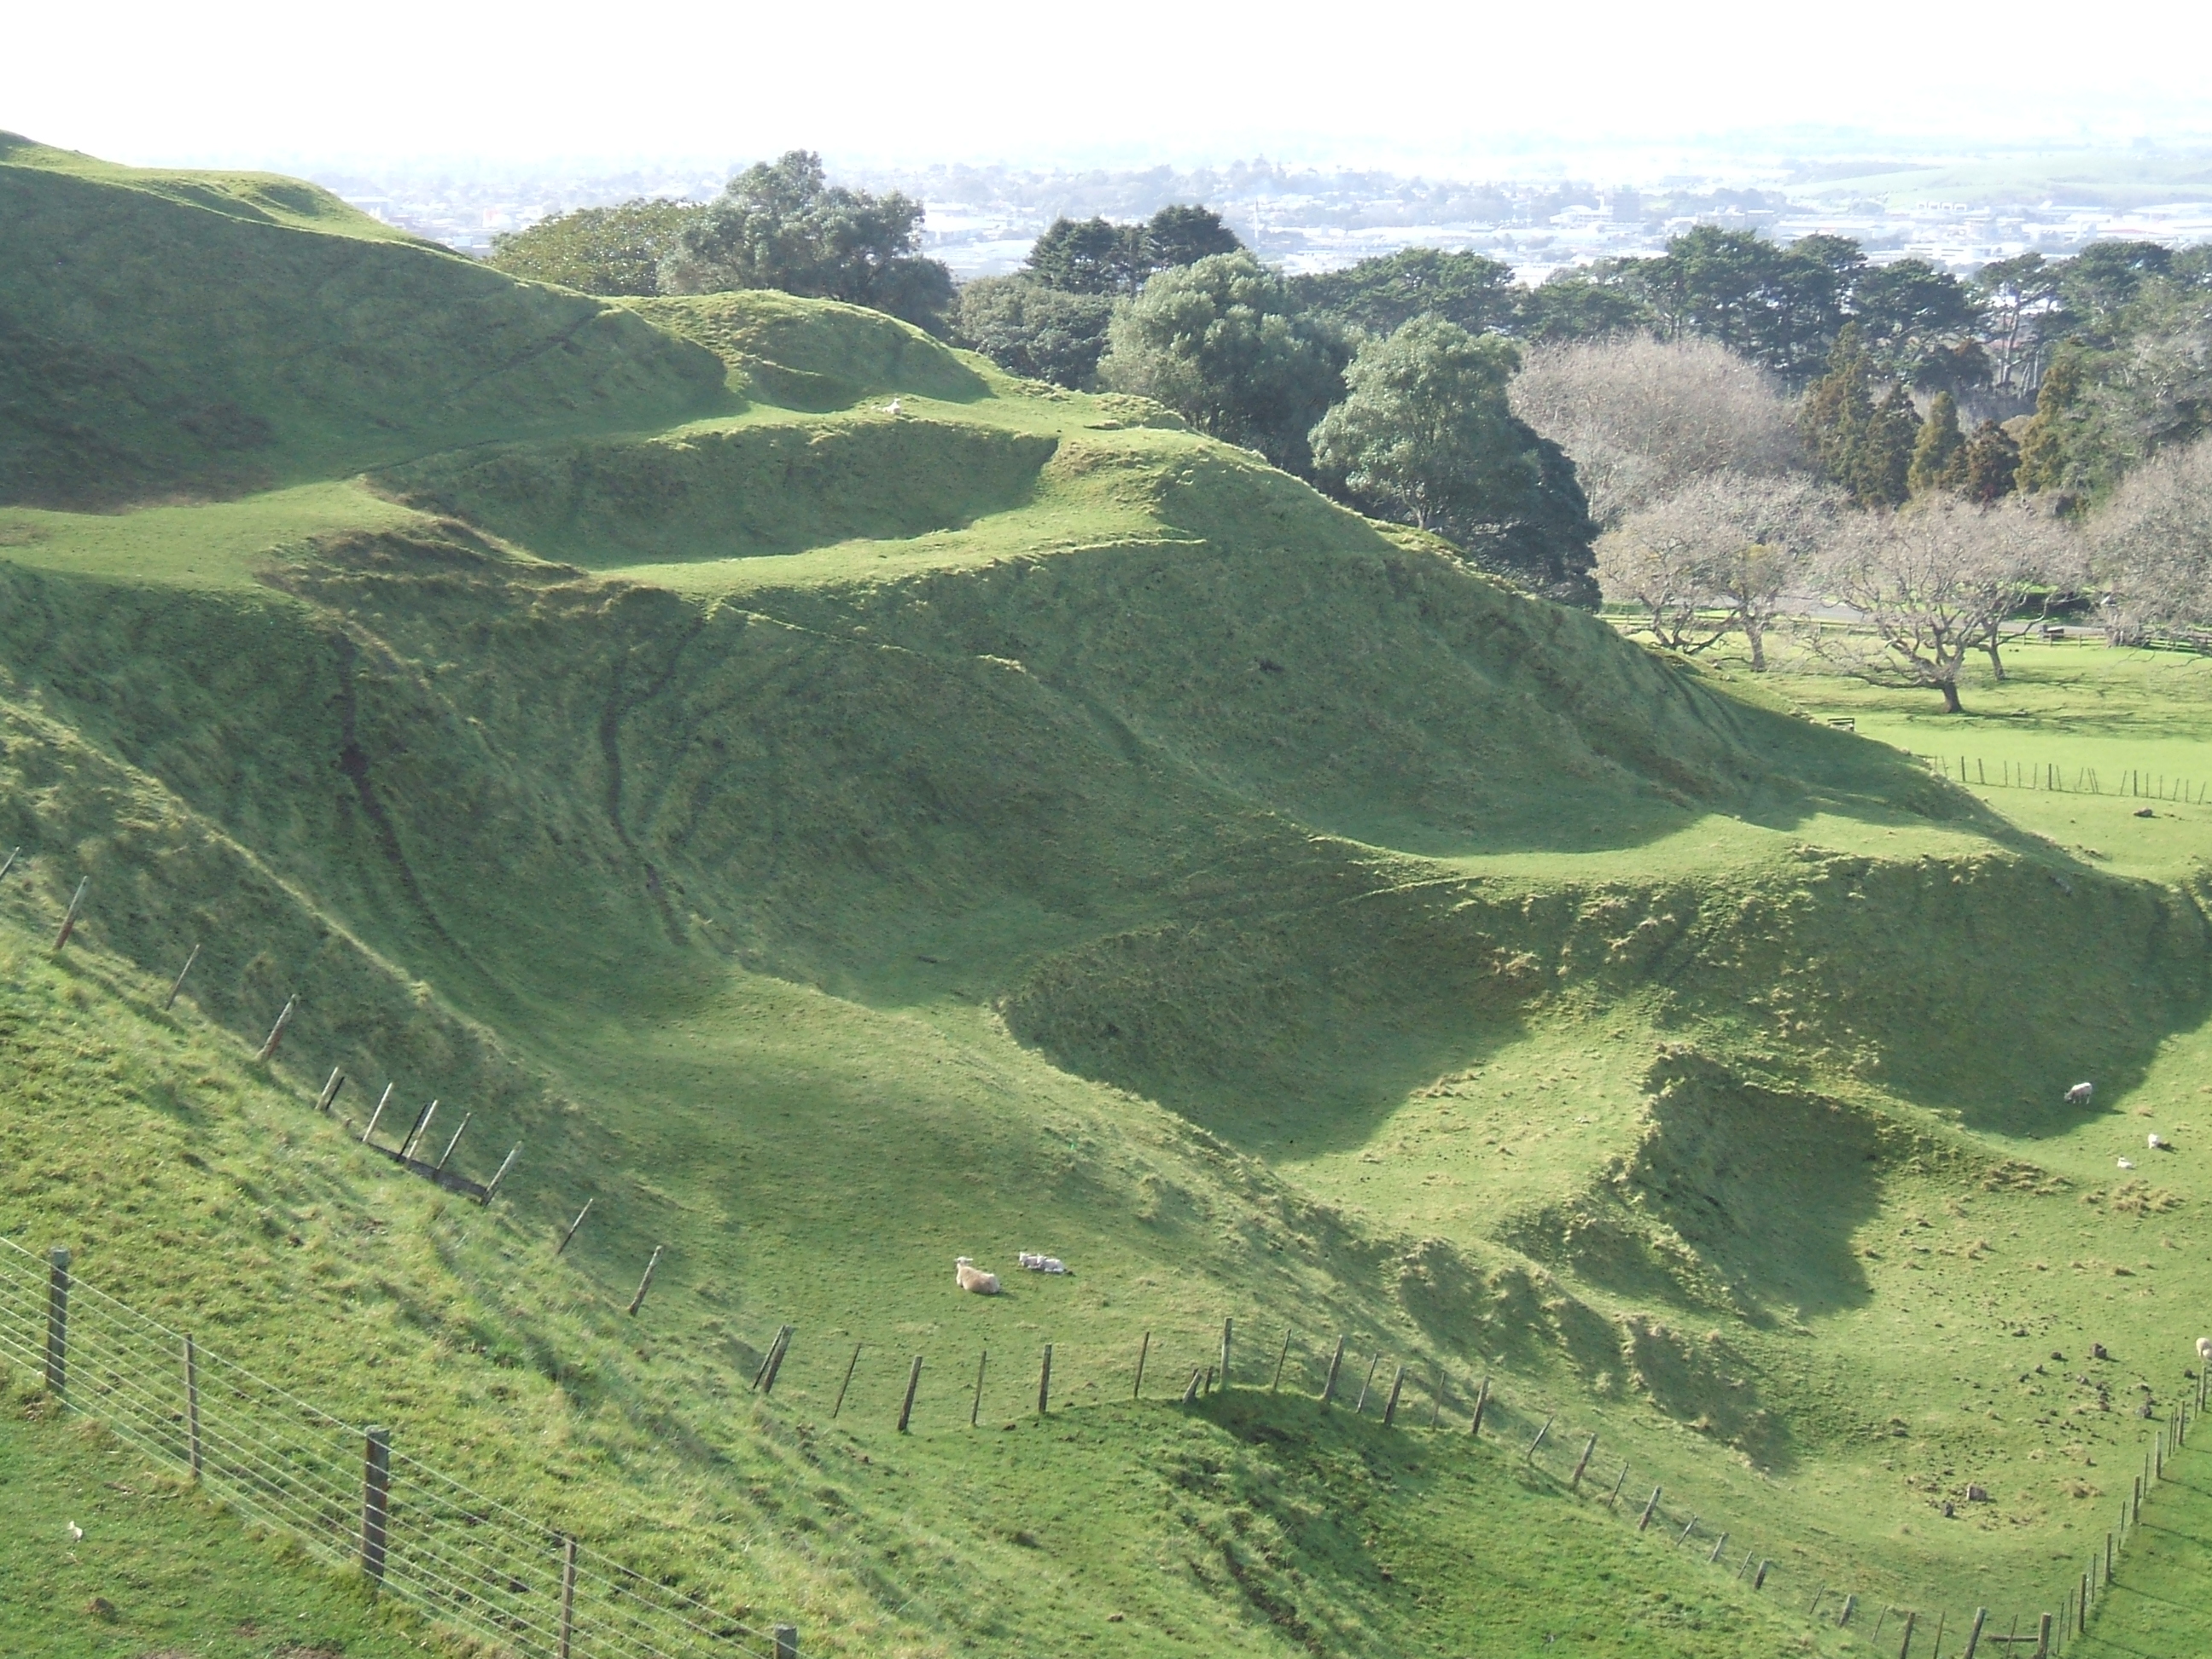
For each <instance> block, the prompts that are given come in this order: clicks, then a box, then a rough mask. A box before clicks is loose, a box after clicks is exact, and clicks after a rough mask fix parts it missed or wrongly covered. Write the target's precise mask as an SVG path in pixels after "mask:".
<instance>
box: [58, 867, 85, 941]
mask: <svg viewBox="0 0 2212 1659" xmlns="http://www.w3.org/2000/svg"><path fill="white" fill-rule="evenodd" d="M91 881H92V878H91V877H90V876H87V877H86V878H84V879H83V880H82V881H80V882H79V883H77V884H76V896H74V897H72V898H71V899H70V902H69V908H68V909H67V910H65V911H64V912H63V913H62V930H61V932H60V933H56V934H55V935H54V951H55V953H56V954H57V955H58V954H59V953H60V951H61V948H62V946H64V945H67V944H68V943H69V942H70V934H71V933H75V932H76V913H77V908H78V907H79V906H80V905H82V903H83V902H84V890H85V888H86V887H87V886H88V884H90V883H91Z"/></svg>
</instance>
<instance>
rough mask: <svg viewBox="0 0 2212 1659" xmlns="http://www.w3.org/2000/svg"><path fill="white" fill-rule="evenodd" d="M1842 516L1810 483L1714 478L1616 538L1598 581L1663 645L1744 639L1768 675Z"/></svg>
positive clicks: (1605, 550)
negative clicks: (1791, 599)
mask: <svg viewBox="0 0 2212 1659" xmlns="http://www.w3.org/2000/svg"><path fill="white" fill-rule="evenodd" d="M1834 516H1835V502H1834V501H1833V498H1832V497H1831V496H1829V495H1826V494H1825V493H1824V492H1823V491H1821V490H1820V489H1817V488H1816V487H1815V486H1814V485H1813V484H1812V483H1809V482H1808V481H1807V480H1805V479H1802V478H1782V479H1777V478H1749V477H1737V476H1732V475H1729V474H1726V473H1718V474H1712V475H1708V476H1706V477H1699V478H1696V479H1693V480H1692V481H1691V482H1690V483H1687V484H1686V485H1685V486H1684V487H1683V488H1682V489H1680V490H1679V491H1677V492H1676V493H1675V494H1674V495H1669V496H1668V497H1667V498H1666V499H1664V500H1663V501H1658V502H1656V503H1654V504H1653V505H1651V506H1649V507H1644V508H1642V509H1640V510H1638V512H1635V513H1631V514H1630V515H1629V516H1628V517H1627V518H1626V520H1623V521H1622V523H1621V524H1620V526H1619V527H1618V528H1617V529H1614V530H1612V531H1608V532H1607V533H1606V535H1605V536H1604V537H1603V538H1601V540H1600V541H1599V543H1598V549H1597V553H1598V567H1597V568H1598V580H1599V581H1600V582H1601V584H1602V586H1604V588H1605V592H1606V595H1607V598H1608V599H1616V600H1626V601H1628V602H1631V603H1633V604H1635V605H1637V606H1638V608H1639V609H1641V610H1643V611H1644V612H1645V613H1646V615H1647V616H1648V617H1649V618H1650V622H1649V624H1648V625H1649V627H1650V631H1651V633H1652V634H1653V635H1654V637H1656V638H1657V639H1658V640H1659V641H1660V642H1661V643H1662V644H1664V645H1667V646H1668V647H1671V648H1673V649H1675V650H1680V651H1693V652H1694V651H1702V650H1705V648H1707V647H1710V646H1711V645H1713V644H1714V643H1716V642H1717V641H1719V640H1721V639H1723V638H1724V637H1726V636H1727V635H1729V634H1730V633H1732V632H1734V633H1741V634H1742V635H1743V636H1744V642H1745V644H1746V645H1747V647H1749V649H1750V652H1751V666H1752V669H1753V672H1760V673H1763V672H1764V671H1765V668H1766V635H1767V634H1768V632H1769V631H1770V630H1771V629H1772V628H1773V626H1774V624H1775V622H1776V619H1777V618H1778V617H1779V615H1780V614H1781V611H1782V607H1783V605H1784V603H1785V602H1786V601H1787V599H1788V596H1789V595H1790V593H1791V592H1793V590H1795V589H1796V587H1797V586H1799V585H1800V583H1801V582H1802V580H1804V577H1805V573H1806V570H1807V568H1808V560H1809V559H1810V557H1811V556H1812V554H1813V552H1814V549H1815V548H1816V547H1817V546H1818V545H1819V544H1820V542H1821V540H1822V539H1823V538H1824V537H1825V536H1826V533H1827V532H1828V531H1829V528H1830V526H1831V525H1832V520H1833V519H1834ZM1716 613H1717V614H1716Z"/></svg>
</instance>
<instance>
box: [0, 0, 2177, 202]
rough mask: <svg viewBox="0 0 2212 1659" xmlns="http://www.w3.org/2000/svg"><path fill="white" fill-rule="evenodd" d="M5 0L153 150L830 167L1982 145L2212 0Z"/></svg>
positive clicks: (2146, 123)
mask: <svg viewBox="0 0 2212 1659" xmlns="http://www.w3.org/2000/svg"><path fill="white" fill-rule="evenodd" d="M9 11H10V14H11V15H9V18H8V21H7V23H6V27H5V29H4V31H0V129H12V130H14V131H20V132H24V133H27V134H30V135H31V136H33V137H38V138H40V139H43V140H45V141H46V142H48V143H58V144H62V145H64V146H67V147H69V148H71V149H85V150H90V151H93V152H94V153H96V154H99V155H106V156H109V157H112V158H113V159H115V160H118V161H138V162H149V163H150V162H173V161H222V162H228V163H232V164H253V165H261V166H268V167H298V166H301V165H304V164H308V163H321V164H328V163H331V162H333V161H343V160H347V159H361V160H367V159H372V158H392V159H402V158H428V157H439V158H453V159H469V158H473V159H478V160H483V161H540V160H545V159H550V158H576V159H592V160H608V161H613V160H619V159H623V158H645V157H654V158H660V157H665V158H679V157H688V158H699V159H708V160H714V161H722V160H731V159H744V158H749V157H751V156H754V155H769V154H771V153H774V152H776V151H780V150H781V149H787V148H790V147H792V146H794V145H803V146H805V147H808V148H811V149H820V150H822V151H823V152H825V153H826V154H827V155H829V159H830V161H831V163H832V165H833V166H836V165H840V164H842V165H845V166H874V165H886V164H889V165H911V164H920V163H926V162H930V161H1006V162H1010V163H1013V164H1016V165H1028V166H1046V165H1064V164H1068V163H1076V164H1081V163H1084V162H1088V161H1100V162H1107V163H1111V164H1115V165H1128V164H1138V163H1147V162H1152V161H1167V162H1172V163H1176V164H1184V165H1188V164H1191V163H1195V162H1201V161H1221V160H1226V159H1230V158H1232V157H1236V156H1249V155H1260V154H1265V155H1271V156H1275V157H1279V158H1282V159H1287V160H1293V161H1322V162H1336V161H1340V162H1345V163H1351V164H1362V163H1373V164H1383V165H1393V166H1401V167H1402V166H1407V165H1412V166H1416V167H1431V168H1436V169H1439V170H1441V169H1443V168H1444V167H1448V166H1453V165H1458V166H1462V167H1467V168H1468V169H1469V170H1473V171H1478V172H1480V171H1488V170H1490V169H1489V168H1488V167H1486V166H1484V163H1485V162H1486V161H1493V160H1498V159H1502V158H1510V157H1512V156H1515V155H1522V156H1524V157H1529V158H1531V159H1533V156H1534V155H1536V154H1541V152H1544V151H1546V150H1557V149H1559V148H1561V147H1571V148H1572V149H1581V150H1583V151H1585V152H1587V151H1590V150H1597V151H1602V152H1607V153H1620V152H1623V151H1632V150H1634V149H1639V148H1641V147H1644V146H1650V147H1651V148H1652V149H1653V150H1654V151H1655V152H1656V151H1663V150H1666V149H1680V148H1681V147H1682V146H1684V145H1685V144H1686V143H1689V142H1691V141H1694V140H1696V139H1699V138H1700V137H1708V136H1713V135H1724V134H1728V133H1731V132H1741V131H1756V130H1765V131H1768V132H1769V133H1770V134H1771V132H1772V131H1774V130H1776V129H1783V128H1795V129H1820V128H1844V129H1855V130H1857V131H1863V132H1867V133H1869V134H1877V135H1886V136H1890V137H1897V138H1900V139H1902V138H1905V137H1923V138H1934V139H1938V140H1948V141H1950V142H1953V143H1959V144H1960V145H1962V146H1969V145H1971V146H1978V145H1983V144H1988V143H2020V142H2030V143H2051V144H2053V145H2061V146H2070V145H2072V144H2074V143H2079V142H2081V141H2083V140H2085V139H2087V140H2091V141H2093V142H2096V143H2112V142H2114V141H2125V140H2128V139H2130V138H2134V137H2152V138H2161V137H2180V136H2185V135H2187V136H2195V137H2203V136H2206V135H2207V134H2208V133H2212V90H2208V88H2212V67H2209V66H2212V4H2208V3H2206V0H2137V3H2124V4H2120V5H2115V6H2105V7H2097V6H2083V5H2081V4H2080V3H2079V0H2068V3H2064V4H2058V3H2049V0H2015V3H2013V4H2011V5H2006V6H1965V5H1958V4H1948V5H1947V4H1942V3H1933V0H1857V3H1855V4H1852V5H1849V6H1841V7H1838V6H1832V5H1815V4H1808V3H1803V0H1797V3H1786V0H1766V3H1749V0H1674V3H1666V0H1660V3H1648V0H1644V3H1621V0H1580V3H1574V0H1569V3H1560V0H1524V3H1516V4H1512V5H1497V4H1488V3H1474V4H1468V3H1449V0H1440V3H1417V0H1364V3H1350V4H1343V5H1332V6H1321V5H1313V4H1306V3H1302V0H1291V3H1279V4H1274V5H1256V4H1249V3H1248V4H1242V5H1236V6H1230V5H1224V4H1220V3H1206V0H1197V3H1193V0H1122V3H1119V4H1113V5H1085V6H1073V5H1066V4H1054V3H1049V0H1024V3H1009V0H964V3H961V4H957V5H917V4H914V3H911V0H905V3H898V4H885V3H878V0H842V3H834V4H823V3H821V0H815V3H811V4H809V3H800V0H781V3H777V4H775V5H773V6H763V5H757V4H753V3H748V0H736V3H731V0H719V3H710V0H656V3H653V4H646V5H641V4H631V5H628V6H610V5H606V4H605V3H594V4H592V5H588V6H586V5H581V4H574V3H569V0H547V3H538V4H532V5H529V6H519V5H511V4H487V3H476V0H441V3H427V0H399V3H386V4H367V5H362V4H356V5H343V4H339V5H309V4H303V3H299V0H288V3H284V4H281V5H279V4H273V3H263V0H204V3H191V0H161V3H145V0H108V3H101V4H98V5H63V4H44V5H37V4H19V5H15V6H12V7H10V8H9ZM1831 29H1834V30H1836V31H1838V33H1829V32H1828V31H1829V30H1831ZM1815 137H1817V135H1816V134H1814V133H1808V143H1809V142H1810V141H1812V140H1813V139H1814V138H1815ZM1844 142H1845V143H1850V142H1852V141H1850V140H1845V141H1844Z"/></svg>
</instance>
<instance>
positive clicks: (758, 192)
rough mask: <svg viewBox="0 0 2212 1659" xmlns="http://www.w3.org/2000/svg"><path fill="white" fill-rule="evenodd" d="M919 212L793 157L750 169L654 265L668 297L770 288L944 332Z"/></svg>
mask: <svg viewBox="0 0 2212 1659" xmlns="http://www.w3.org/2000/svg"><path fill="white" fill-rule="evenodd" d="M921 219H922V206H921V203H919V202H916V201H914V200H913V199H911V198H910V197H906V196H903V195H902V194H900V193H899V192H898V191H891V192H890V193H889V194H888V195H883V196H878V195H874V194H872V193H871V192H869V191H856V190H848V189H846V188H844V187H843V186H842V185H831V184H829V181H828V179H826V178H825V177H824V176H823V171H822V158H821V157H820V156H819V155H815V154H813V153H812V152H811V151H809V150H803V149H794V150H791V151H789V152H787V154H786V155H784V156H783V157H782V158H781V160H780V161H773V162H769V161H761V162H757V163H755V164H754V165H753V166H751V167H747V168H746V169H745V170H744V172H743V173H739V174H738V176H737V177H736V178H734V179H731V180H730V182H729V184H728V185H727V186H726V188H725V189H724V190H723V191H722V193H721V194H720V196H718V197H715V198H714V201H713V202H711V203H709V204H708V206H707V207H706V208H705V210H702V212H701V213H700V214H699V215H698V216H696V217H695V218H693V219H692V220H691V221H690V222H688V223H687V224H685V225H684V228H682V230H681V232H680V233H679V234H678V237H677V240H676V246H675V247H674V248H673V249H672V250H671V252H670V253H669V255H668V257H667V258H665V260H664V261H663V262H662V264H661V271H660V279H661V288H662V290H663V291H664V292H665V293H671V294H716V293H722V292H725V291H727V290H729V289H747V288H774V289H782V290H783V291H784V292H785V293H787V294H803V295H809V296H811V297H813V298H817V299H827V300H843V301H848V303H850V304H853V305H860V306H869V307H874V308H875V309H876V310H878V311H885V312H889V313H890V314H891V315H893V316H895V317H902V318H904V319H906V320H907V321H908V322H910V323H914V324H916V325H919V326H921V327H922V328H926V329H927V330H929V331H931V332H932V333H935V334H943V333H945V331H947V329H948V327H949V317H948V313H950V311H951V307H952V302H953V288H952V273H951V271H949V270H946V269H945V266H944V265H943V264H939V262H938V261H937V260H935V259H927V258H922V257H921V255H920V254H919V253H918V252H916V250H917V249H918V248H919V247H920V246H921Z"/></svg>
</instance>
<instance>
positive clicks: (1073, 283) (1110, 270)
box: [1022, 217, 1151, 294]
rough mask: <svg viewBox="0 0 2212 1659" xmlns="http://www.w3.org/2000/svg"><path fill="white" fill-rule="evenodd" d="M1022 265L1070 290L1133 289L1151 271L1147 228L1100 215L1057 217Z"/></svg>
mask: <svg viewBox="0 0 2212 1659" xmlns="http://www.w3.org/2000/svg"><path fill="white" fill-rule="evenodd" d="M1022 269H1023V270H1024V272H1026V273H1027V274H1028V275H1029V276H1030V277H1032V278H1033V279H1034V280H1036V282H1038V283H1042V284H1043V285H1044V286H1045V287H1047V288H1056V289H1060V291H1061V292H1062V293H1066V294H1134V293H1135V292H1136V291H1137V289H1139V287H1141V286H1142V285H1143V283H1144V279H1145V277H1146V276H1148V275H1150V274H1151V273H1150V271H1149V270H1148V269H1147V264H1146V257H1145V247H1144V230H1143V228H1142V227H1141V226H1138V225H1117V224H1112V223H1109V222H1108V221H1106V220H1104V219H1100V218H1096V217H1093V218H1090V219H1068V218H1059V219H1055V220H1054V221H1053V222H1052V223H1051V225H1050V226H1049V227H1048V228H1047V229H1046V231H1045V233H1044V234H1043V235H1042V236H1040V237H1038V238H1037V239H1036V241H1035V242H1034V243H1032V244H1030V257H1029V258H1027V259H1026V260H1024V262H1023V265H1022Z"/></svg>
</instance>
